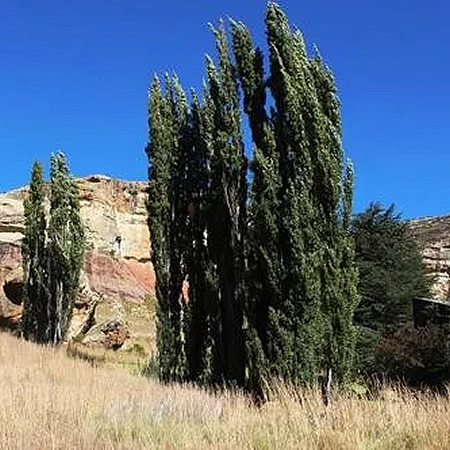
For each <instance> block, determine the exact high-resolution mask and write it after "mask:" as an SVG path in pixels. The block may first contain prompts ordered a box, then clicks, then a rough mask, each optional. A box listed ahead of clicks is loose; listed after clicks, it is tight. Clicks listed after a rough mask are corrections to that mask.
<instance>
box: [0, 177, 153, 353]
mask: <svg viewBox="0 0 450 450" xmlns="http://www.w3.org/2000/svg"><path fill="white" fill-rule="evenodd" d="M77 184H78V188H79V193H80V202H81V215H82V218H83V221H84V224H85V227H86V232H87V251H86V256H85V261H84V270H83V273H82V277H81V283H80V289H79V294H78V297H77V301H76V307H75V311H74V318H73V321H72V326H71V331H70V335H71V336H72V337H73V338H74V339H77V340H78V341H81V342H84V343H86V344H93V345H94V344H95V345H99V344H102V345H104V346H105V347H109V348H115V349H117V348H128V347H131V346H133V345H138V346H140V347H142V348H144V349H146V350H148V349H150V348H152V346H153V342H154V339H153V334H154V330H153V328H154V320H153V307H152V305H153V303H152V299H153V293H154V286H155V278H154V272H153V268H152V265H151V262H150V236H149V232H148V227H147V212H146V208H145V200H146V193H145V188H146V184H145V183H142V182H128V181H121V180H115V179H112V178H108V177H105V176H100V175H96V176H91V177H87V178H81V179H77ZM26 194H27V189H26V188H22V189H18V190H15V191H11V192H8V193H5V194H0V326H3V327H8V328H11V329H14V328H15V327H16V325H17V321H18V320H19V318H20V315H21V300H22V287H23V286H22V276H23V271H22V258H21V240H22V237H23V227H24V219H23V199H24V197H25V196H26Z"/></svg>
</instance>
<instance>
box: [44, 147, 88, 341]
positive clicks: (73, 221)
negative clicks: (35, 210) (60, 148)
mask: <svg viewBox="0 0 450 450" xmlns="http://www.w3.org/2000/svg"><path fill="white" fill-rule="evenodd" d="M84 249H85V235H84V226H83V224H82V221H81V217H80V203H79V198H78V189H77V187H76V184H75V182H74V180H73V178H72V177H71V176H70V173H69V169H68V167H67V162H66V157H65V155H64V154H63V153H58V154H57V155H52V156H51V158H50V220H49V226H48V244H47V271H48V274H47V276H48V296H49V332H50V336H49V338H50V341H51V342H52V343H53V344H58V343H60V342H61V341H62V340H63V339H64V337H65V336H66V333H67V330H68V328H69V325H70V321H71V319H72V311H73V307H74V303H75V296H76V293H77V287H78V283H79V279H80V273H81V268H82V265H83V257H84Z"/></svg>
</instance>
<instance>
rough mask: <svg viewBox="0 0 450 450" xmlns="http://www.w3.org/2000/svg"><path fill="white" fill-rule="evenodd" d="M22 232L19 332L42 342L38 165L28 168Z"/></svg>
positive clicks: (43, 317) (43, 275) (43, 310)
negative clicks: (22, 282)
mask: <svg viewBox="0 0 450 450" xmlns="http://www.w3.org/2000/svg"><path fill="white" fill-rule="evenodd" d="M24 210H25V232H24V238H23V241H22V257H23V267H24V285H25V291H24V301H23V313H22V322H21V332H22V336H23V337H24V338H25V339H28V340H33V341H36V342H46V341H47V338H48V311H47V301H48V298H47V292H46V275H47V273H46V248H45V229H46V220H45V212H44V179H43V172H42V166H41V165H40V164H39V163H35V164H34V165H33V169H32V175H31V183H30V193H29V195H28V196H27V197H26V199H25V201H24Z"/></svg>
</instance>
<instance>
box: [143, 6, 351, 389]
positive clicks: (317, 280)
mask: <svg viewBox="0 0 450 450" xmlns="http://www.w3.org/2000/svg"><path fill="white" fill-rule="evenodd" d="M266 26H267V39H268V46H269V60H270V73H269V75H268V76H267V77H266V75H265V73H264V58H263V54H262V52H261V51H260V50H259V49H258V48H255V46H254V45H253V43H252V39H251V36H250V33H249V32H248V30H247V28H246V27H245V26H244V25H243V24H241V23H238V22H233V21H232V22H231V36H232V49H233V56H234V60H233V59H232V57H231V55H230V51H229V44H228V42H227V35H226V32H225V28H224V25H223V23H221V24H220V26H219V28H218V29H214V28H212V30H213V33H214V36H215V38H216V47H217V53H218V64H217V67H216V65H215V64H214V61H213V60H212V59H211V58H207V64H206V66H207V67H206V72H207V74H206V81H205V85H204V98H203V101H200V100H199V99H198V98H197V96H196V95H195V93H193V95H192V103H191V105H190V106H187V104H186V99H185V97H184V94H180V93H181V92H182V91H181V88H179V87H177V86H178V84H177V83H175V84H174V83H173V82H172V81H170V80H168V82H167V83H166V93H165V94H162V92H161V89H160V88H159V84H158V83H156V84H155V83H154V85H153V86H152V89H151V92H150V105H149V124H150V142H149V145H148V147H147V154H148V156H149V162H150V170H149V177H150V183H149V194H150V196H149V204H148V210H149V226H150V231H151V235H152V242H153V246H154V249H153V255H152V260H153V263H154V265H155V270H156V277H157V283H158V286H157V296H158V302H159V312H158V320H159V322H158V324H159V325H158V348H159V354H160V371H161V372H160V375H161V378H162V379H165V380H174V379H188V380H191V381H196V382H202V383H207V384H222V383H223V382H225V383H231V384H237V385H240V386H245V387H247V388H249V389H250V390H252V391H253V392H254V393H256V394H257V395H262V394H263V392H262V391H263V385H264V380H265V379H267V378H269V379H270V378H272V377H276V376H279V377H283V378H285V379H287V380H291V381H294V382H303V383H305V382H314V381H316V380H317V377H318V375H319V373H320V371H321V370H323V369H332V370H333V372H334V377H335V379H337V380H338V381H339V382H340V381H345V380H346V378H347V376H348V374H349V371H350V369H351V365H352V358H353V349H354V341H355V331H354V327H353V322H352V321H353V312H354V309H355V307H356V304H357V301H358V295H357V292H356V281H357V272H356V268H355V264H354V246H353V240H352V237H351V235H350V233H349V222H350V216H351V207H352V192H353V177H352V175H353V173H352V168H351V164H347V165H345V164H344V162H343V151H342V144H341V123H340V104H339V101H338V99H337V96H336V87H335V83H334V78H333V76H332V74H331V72H330V70H329V69H328V68H327V67H326V66H325V65H324V63H323V61H322V59H321V58H320V57H319V56H314V57H312V58H310V57H308V55H307V52H306V49H305V44H304V42H303V38H302V36H301V34H300V33H299V32H292V31H291V29H290V27H289V24H288V21H287V18H286V17H285V15H284V13H283V12H282V11H281V9H280V8H279V7H278V6H277V5H275V4H274V3H269V5H268V7H267V15H266ZM241 93H242V94H243V99H242V103H243V109H244V111H245V113H246V114H247V115H248V118H249V123H250V128H251V133H252V139H253V145H254V153H253V159H252V161H251V170H252V173H253V177H252V183H251V187H250V196H249V197H250V198H249V200H248V201H247V189H248V185H249V180H248V177H247V161H246V158H245V154H244V146H243V138H242V130H241V99H240V94H241ZM268 97H270V98H271V102H272V100H273V106H272V107H271V108H270V111H269V108H268ZM174 247H176V248H174ZM183 281H187V282H188V284H189V289H188V293H189V295H188V297H189V298H188V301H187V302H182V301H180V292H181V285H182V282H183ZM171 292H172V294H171ZM167 328H169V329H167ZM180 358H181V359H180ZM181 368H182V369H181Z"/></svg>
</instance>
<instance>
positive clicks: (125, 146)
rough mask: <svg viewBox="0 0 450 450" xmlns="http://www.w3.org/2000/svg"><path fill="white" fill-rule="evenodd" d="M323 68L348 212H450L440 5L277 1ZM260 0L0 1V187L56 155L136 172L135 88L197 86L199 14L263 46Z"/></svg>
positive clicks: (140, 175) (141, 130) (139, 146)
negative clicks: (336, 101) (375, 207)
mask: <svg viewBox="0 0 450 450" xmlns="http://www.w3.org/2000/svg"><path fill="white" fill-rule="evenodd" d="M280 3H281V5H282V6H283V7H284V9H285V10H286V12H287V14H288V16H289V19H290V20H291V22H292V23H294V24H295V25H297V26H298V27H299V28H300V29H301V30H302V31H303V32H304V34H305V37H306V39H307V42H308V44H309V45H312V44H313V43H316V44H317V45H318V46H319V48H320V50H321V53H322V55H323V56H324V58H325V59H326V61H327V62H328V63H329V65H330V66H331V67H332V69H333V71H334V73H335V75H336V77H337V81H338V86H339V90H340V97H341V100H342V103H343V120H344V143H345V150H346V152H347V154H348V155H349V156H350V157H351V158H352V159H353V161H354V163H355V168H356V198H355V209H356V210H357V211H358V210H361V209H362V208H364V207H365V206H366V205H367V204H368V203H369V202H370V201H373V200H378V201H381V202H383V203H385V204H389V203H391V202H395V203H396V205H397V206H398V208H399V209H400V210H401V211H402V212H403V213H404V215H405V216H406V217H415V216H424V215H437V214H445V213H450V199H449V198H448V194H449V189H448V187H449V180H450V148H449V142H450V45H449V42H450V27H449V18H450V2H448V1H445V0H433V1H426V0H378V1H370V2H369V1H356V0H340V1H336V0H302V1H298V0H284V1H282V2H280ZM265 5H266V2H265V1H260V0H245V1H243V0H228V1H225V0H209V1H207V0H196V1H179V0H177V1H173V0H167V1H152V0H108V1H106V0H89V1H87V0H76V1H75V0H65V1H61V0H43V1H35V0H0V58H1V60H0V153H1V159H0V191H4V190H7V189H10V188H12V187H17V186H20V185H23V184H26V183H27V182H28V179H29V171H30V166H31V164H32V162H33V161H34V160H36V159H39V160H41V161H42V162H44V163H45V164H48V156H49V154H50V153H51V152H56V151H58V150H62V151H64V152H65V153H66V154H67V155H68V157H69V160H70V165H71V169H72V171H73V173H74V174H76V175H87V174H92V173H105V174H108V175H111V176H115V177H121V178H125V179H145V178H146V171H147V161H146V156H145V154H144V150H143V149H144V146H145V143H146V140H147V123H146V114H147V112H146V109H147V89H148V85H149V80H150V78H151V76H152V74H153V73H155V72H157V73H161V72H164V71H171V70H175V71H176V72H177V73H178V75H179V77H180V79H181V81H182V83H183V85H184V86H185V87H189V86H196V87H198V86H199V85H200V82H201V77H202V76H203V66H204V59H203V55H204V54H205V53H212V52H213V39H212V36H211V34H210V32H209V30H208V27H207V23H208V22H215V23H217V21H218V19H219V18H220V17H221V16H227V15H229V16H232V17H234V18H236V19H239V20H242V21H244V22H245V23H246V24H247V25H248V26H249V27H250V28H251V30H252V32H253V34H254V36H255V39H256V41H257V42H258V43H259V44H261V45H264V44H265V40H264V28H263V14H264V9H265Z"/></svg>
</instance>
